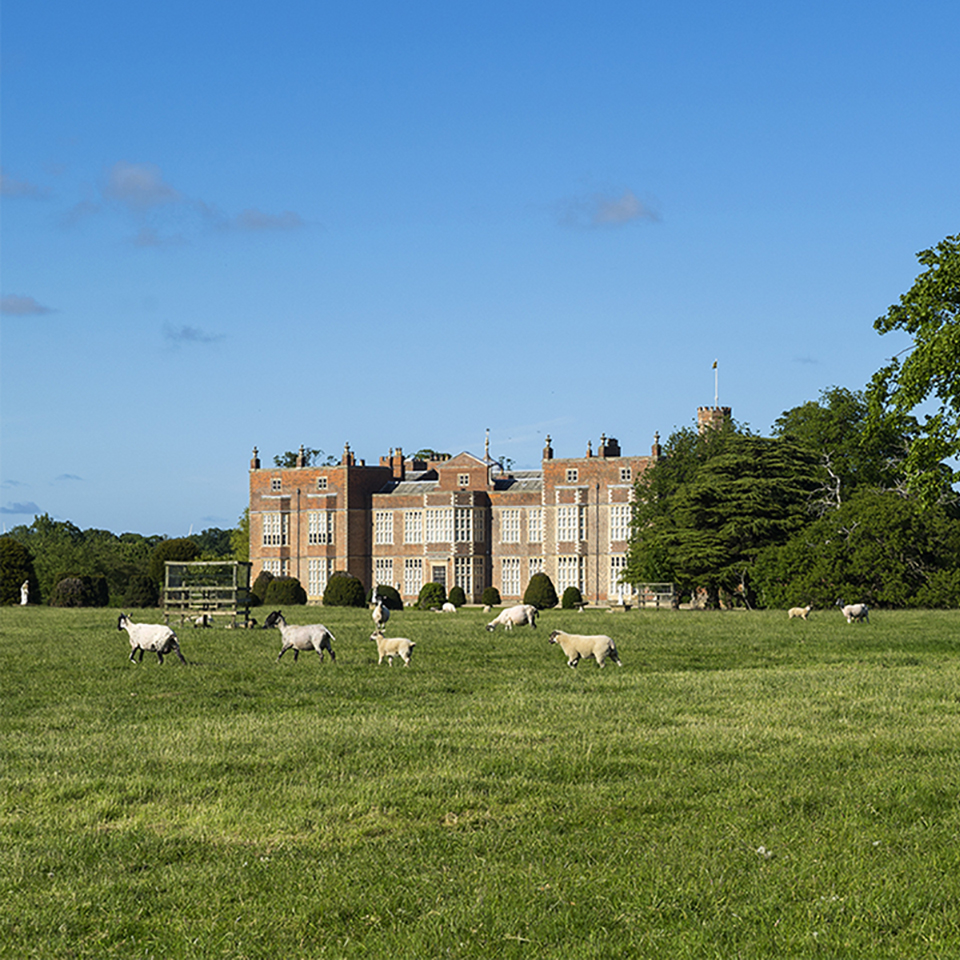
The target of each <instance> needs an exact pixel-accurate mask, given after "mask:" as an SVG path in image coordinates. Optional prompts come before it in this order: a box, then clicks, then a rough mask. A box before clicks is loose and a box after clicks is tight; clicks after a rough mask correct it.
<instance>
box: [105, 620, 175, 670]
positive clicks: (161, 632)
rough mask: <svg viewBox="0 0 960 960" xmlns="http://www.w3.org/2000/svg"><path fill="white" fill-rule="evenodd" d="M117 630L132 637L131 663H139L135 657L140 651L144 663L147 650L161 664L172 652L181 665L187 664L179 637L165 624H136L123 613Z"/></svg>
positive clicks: (141, 660)
mask: <svg viewBox="0 0 960 960" xmlns="http://www.w3.org/2000/svg"><path fill="white" fill-rule="evenodd" d="M117 629H118V630H126V631H127V633H128V634H129V635H130V662H131V663H136V662H137V661H136V660H135V659H134V657H136V655H137V651H138V650H139V651H140V663H143V653H144V651H145V650H152V651H153V652H154V653H155V654H156V655H157V659H158V660H159V661H160V662H161V663H163V655H164V654H165V653H171V652H172V653H175V654H176V655H177V656H178V657H179V658H180V662H181V663H186V662H187V661H186V660H185V659H184V657H183V654H182V653H181V652H180V643H179V642H178V640H177V635H176V634H175V633H174V632H173V631H172V630H171V629H170V628H169V627H168V626H166V625H165V624H163V623H134V622H133V621H132V620H131V619H130V618H129V617H128V616H127V615H126V614H125V613H121V614H120V616H119V618H118V619H117Z"/></svg>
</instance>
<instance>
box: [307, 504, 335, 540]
mask: <svg viewBox="0 0 960 960" xmlns="http://www.w3.org/2000/svg"><path fill="white" fill-rule="evenodd" d="M333 528H334V524H333V511H332V510H311V511H310V513H309V515H308V518H307V543H308V544H310V545H311V546H325V545H329V544H331V543H333Z"/></svg>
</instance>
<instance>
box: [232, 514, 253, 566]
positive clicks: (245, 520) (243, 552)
mask: <svg viewBox="0 0 960 960" xmlns="http://www.w3.org/2000/svg"><path fill="white" fill-rule="evenodd" d="M230 550H231V552H232V553H233V559H234V560H244V561H248V562H249V560H250V508H249V507H245V508H244V511H243V513H241V514H240V519H239V520H237V525H236V527H234V528H233V530H231V531H230Z"/></svg>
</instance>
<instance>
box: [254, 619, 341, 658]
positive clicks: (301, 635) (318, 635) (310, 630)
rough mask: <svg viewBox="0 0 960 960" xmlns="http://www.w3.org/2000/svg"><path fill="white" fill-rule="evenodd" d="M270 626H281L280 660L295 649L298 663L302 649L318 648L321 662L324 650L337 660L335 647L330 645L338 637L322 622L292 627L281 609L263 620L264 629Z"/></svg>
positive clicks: (294, 654)
mask: <svg viewBox="0 0 960 960" xmlns="http://www.w3.org/2000/svg"><path fill="white" fill-rule="evenodd" d="M270 627H279V629H280V635H281V636H282V638H283V646H282V647H281V648H280V652H279V653H278V654H277V660H278V661H279V660H280V658H281V657H282V656H283V655H284V654H285V653H286V652H287V651H288V650H293V660H294V663H296V661H297V657H299V656H300V651H301V650H316V651H317V654H318V656H319V657H320V662H321V663H323V651H324V650H326V651H327V653H329V654H330V659H331V660H334V661H335V660H336V659H337V655H336V654H335V653H334V652H333V647H332V646H331V645H330V642H331V641H332V640H335V639H336V638H335V637H334V635H333V634H332V633H331V632H330V631H329V630H328V629H327V628H326V627H325V626H324V625H323V624H322V623H312V624H308V625H306V626H302V627H292V626H289V625H288V624H287V621H286V620H284V619H283V614H282V613H281V612H280V611H279V610H274V611H273V613H271V614H269V615H268V616H267V619H266V620H264V621H263V629H264V630H267V629H269V628H270Z"/></svg>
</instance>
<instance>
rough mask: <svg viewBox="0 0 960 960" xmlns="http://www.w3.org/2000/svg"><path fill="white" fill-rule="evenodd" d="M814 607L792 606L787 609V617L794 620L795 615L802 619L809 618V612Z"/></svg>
mask: <svg viewBox="0 0 960 960" xmlns="http://www.w3.org/2000/svg"><path fill="white" fill-rule="evenodd" d="M811 609H813V608H812V607H810V606H809V605H808V606H806V607H791V608H790V609H789V610H788V611H787V617H788V618H789V619H790V620H792V619H793V618H794V617H799V618H800V619H801V620H806V619H807V614H808V613H809V612H810V611H811Z"/></svg>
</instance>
